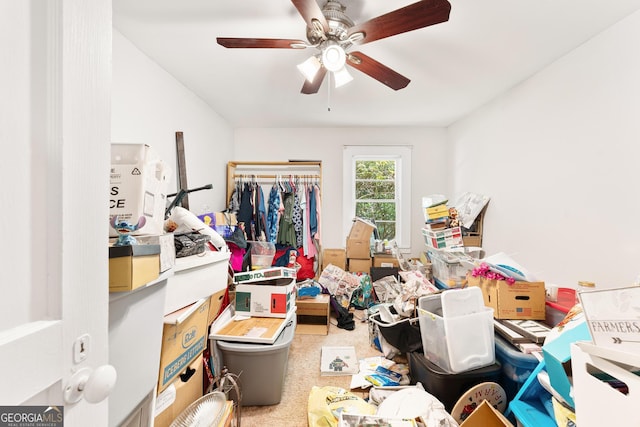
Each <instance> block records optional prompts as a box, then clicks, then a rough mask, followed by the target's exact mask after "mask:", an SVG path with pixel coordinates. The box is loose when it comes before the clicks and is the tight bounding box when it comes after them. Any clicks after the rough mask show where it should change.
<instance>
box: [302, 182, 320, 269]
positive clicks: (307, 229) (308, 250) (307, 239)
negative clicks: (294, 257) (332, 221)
mask: <svg viewBox="0 0 640 427" xmlns="http://www.w3.org/2000/svg"><path fill="white" fill-rule="evenodd" d="M312 189H313V187H312V186H311V185H306V186H305V198H306V200H307V203H306V206H307V208H306V209H305V218H304V219H305V221H304V233H303V234H304V255H305V256H306V257H307V258H314V257H315V256H316V255H317V251H316V247H315V245H314V244H313V234H312V233H311V217H312V216H314V217H315V212H314V213H313V215H311V191H312ZM313 205H314V207H315V202H314V204H313Z"/></svg>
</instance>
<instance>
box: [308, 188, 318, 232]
mask: <svg viewBox="0 0 640 427" xmlns="http://www.w3.org/2000/svg"><path fill="white" fill-rule="evenodd" d="M315 193H316V188H315V185H310V186H309V231H310V232H311V237H313V236H314V235H315V234H316V233H317V232H318V215H317V212H316V194H315Z"/></svg>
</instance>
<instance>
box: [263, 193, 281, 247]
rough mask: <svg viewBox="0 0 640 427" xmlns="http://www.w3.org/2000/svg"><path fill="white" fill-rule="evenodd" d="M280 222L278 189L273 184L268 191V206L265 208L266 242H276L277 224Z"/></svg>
mask: <svg viewBox="0 0 640 427" xmlns="http://www.w3.org/2000/svg"><path fill="white" fill-rule="evenodd" d="M279 222H280V191H279V189H278V186H277V185H276V184H273V186H272V187H271V191H269V207H268V210H267V229H266V232H265V234H266V238H267V242H271V243H276V241H277V240H278V224H279Z"/></svg>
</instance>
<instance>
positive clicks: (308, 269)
mask: <svg viewBox="0 0 640 427" xmlns="http://www.w3.org/2000/svg"><path fill="white" fill-rule="evenodd" d="M298 253H299V254H300V253H302V251H298ZM313 261H314V258H307V257H306V256H304V255H298V257H297V258H296V262H297V263H298V264H300V270H298V273H297V274H296V280H298V281H299V280H306V279H313V278H314V277H316V272H315V271H314V269H313Z"/></svg>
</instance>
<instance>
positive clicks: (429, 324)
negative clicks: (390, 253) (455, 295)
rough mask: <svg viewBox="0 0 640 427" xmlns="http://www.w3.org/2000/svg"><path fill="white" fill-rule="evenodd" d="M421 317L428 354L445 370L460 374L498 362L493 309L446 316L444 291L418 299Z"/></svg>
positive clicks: (424, 346)
mask: <svg viewBox="0 0 640 427" xmlns="http://www.w3.org/2000/svg"><path fill="white" fill-rule="evenodd" d="M446 292H461V290H456V289H454V290H449V291H446ZM418 320H419V322H420V334H421V337H422V348H423V351H424V355H425V357H426V358H427V359H428V360H430V361H431V362H432V363H434V364H436V365H437V366H439V367H440V368H442V369H444V370H445V371H447V372H451V373H459V372H464V371H468V370H471V369H476V368H481V367H484V366H487V365H491V364H493V363H495V337H494V331H493V309H492V308H490V307H484V306H483V307H482V309H481V310H480V311H477V312H475V313H470V314H464V315H460V316H447V317H443V315H442V294H434V295H427V296H423V297H420V298H419V299H418Z"/></svg>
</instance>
